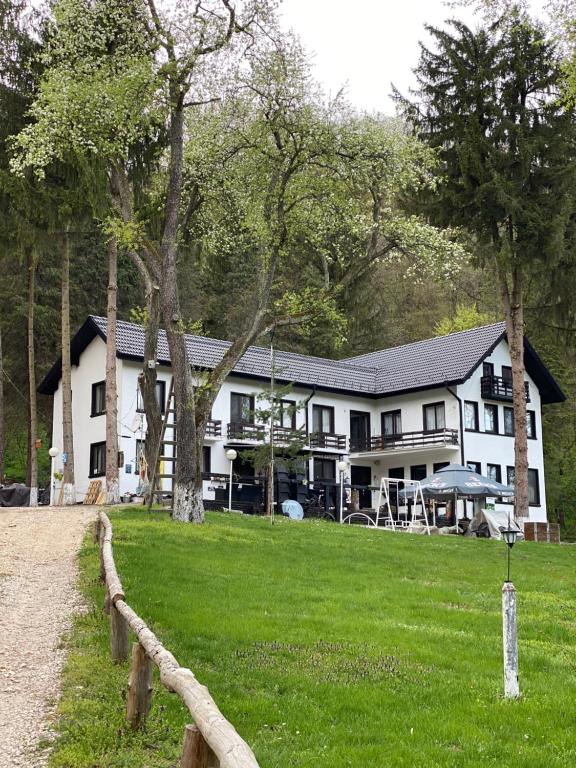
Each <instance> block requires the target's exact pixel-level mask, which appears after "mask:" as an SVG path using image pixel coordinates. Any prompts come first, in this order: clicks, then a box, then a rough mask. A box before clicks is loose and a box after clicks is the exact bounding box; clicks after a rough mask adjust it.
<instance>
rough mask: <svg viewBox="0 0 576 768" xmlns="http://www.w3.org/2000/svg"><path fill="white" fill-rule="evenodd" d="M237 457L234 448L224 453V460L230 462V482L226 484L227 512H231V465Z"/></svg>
mask: <svg viewBox="0 0 576 768" xmlns="http://www.w3.org/2000/svg"><path fill="white" fill-rule="evenodd" d="M237 456H238V454H237V453H236V451H235V450H234V448H230V449H229V450H227V451H226V458H227V459H228V461H229V462H230V482H229V483H228V512H231V511H232V465H233V463H234V459H235V458H236V457H237Z"/></svg>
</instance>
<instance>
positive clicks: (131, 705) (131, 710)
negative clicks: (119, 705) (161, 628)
mask: <svg viewBox="0 0 576 768" xmlns="http://www.w3.org/2000/svg"><path fill="white" fill-rule="evenodd" d="M151 703H152V662H151V661H150V659H149V658H148V656H147V655H146V651H145V650H144V648H143V646H142V645H141V644H140V643H133V644H132V668H131V669H130V678H129V679H128V699H127V701H126V719H127V720H128V722H129V723H130V726H131V728H132V729H133V730H137V729H138V728H143V727H144V725H145V724H146V718H147V717H148V712H150V705H151Z"/></svg>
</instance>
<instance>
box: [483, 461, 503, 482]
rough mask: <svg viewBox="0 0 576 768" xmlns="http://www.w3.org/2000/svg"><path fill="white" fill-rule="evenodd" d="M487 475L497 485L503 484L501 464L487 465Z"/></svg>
mask: <svg viewBox="0 0 576 768" xmlns="http://www.w3.org/2000/svg"><path fill="white" fill-rule="evenodd" d="M486 475H487V476H488V477H489V478H490V480H494V481H495V482H496V483H501V482H502V470H501V469H500V464H486Z"/></svg>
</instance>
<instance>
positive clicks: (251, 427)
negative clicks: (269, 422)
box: [228, 421, 266, 442]
mask: <svg viewBox="0 0 576 768" xmlns="http://www.w3.org/2000/svg"><path fill="white" fill-rule="evenodd" d="M265 434H266V427H265V426H264V425H263V424H244V423H242V422H239V421H231V422H230V423H229V424H228V440H239V441H241V442H262V441H263V440H264V435H265Z"/></svg>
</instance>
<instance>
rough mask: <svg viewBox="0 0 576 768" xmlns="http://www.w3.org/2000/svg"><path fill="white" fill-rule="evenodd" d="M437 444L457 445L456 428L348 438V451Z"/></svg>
mask: <svg viewBox="0 0 576 768" xmlns="http://www.w3.org/2000/svg"><path fill="white" fill-rule="evenodd" d="M438 445H440V446H443V445H446V446H453V445H458V430H457V429H430V430H423V431H422V432H402V433H401V434H399V435H375V436H374V437H367V438H365V439H364V440H350V453H368V452H370V451H392V450H402V449H406V448H426V447H428V446H438Z"/></svg>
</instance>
